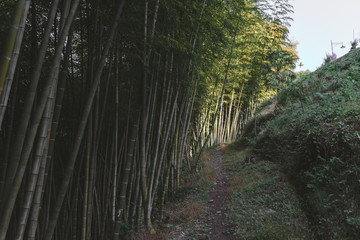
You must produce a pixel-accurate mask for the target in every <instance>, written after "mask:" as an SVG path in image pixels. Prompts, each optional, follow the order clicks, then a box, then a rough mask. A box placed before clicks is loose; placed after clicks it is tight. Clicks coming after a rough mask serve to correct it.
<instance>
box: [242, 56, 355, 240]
mask: <svg viewBox="0 0 360 240" xmlns="http://www.w3.org/2000/svg"><path fill="white" fill-rule="evenodd" d="M359 92H360V49H356V50H354V51H352V52H350V53H349V54H347V55H345V56H344V57H342V58H340V59H337V60H336V61H333V62H330V63H328V64H326V65H324V66H322V67H321V68H319V69H318V70H316V71H315V72H313V73H311V74H309V75H307V76H305V77H303V78H301V79H300V80H299V81H297V82H294V83H292V84H291V85H289V86H287V87H286V88H284V89H283V90H282V91H281V92H279V94H278V95H277V96H276V100H277V106H276V109H275V111H274V112H273V115H272V117H271V118H268V119H265V121H258V126H257V129H258V134H257V135H255V134H254V128H253V127H252V126H251V125H249V127H248V128H247V129H246V132H245V136H244V138H243V140H241V141H239V143H241V144H244V143H245V144H247V145H248V146H252V147H253V148H254V152H256V153H257V154H258V155H261V156H262V158H264V159H268V160H271V161H273V162H274V163H278V164H281V165H282V167H283V168H284V169H285V172H286V174H287V176H288V177H289V179H290V181H291V182H292V184H293V185H294V186H295V187H296V190H297V194H298V196H300V198H301V201H302V208H303V210H304V211H305V212H306V214H307V216H308V218H309V220H310V221H311V226H312V230H313V233H314V234H315V237H316V238H317V239H341V240H344V239H358V236H360V221H358V219H359V218H360V205H359V202H360V180H359V179H360V158H359V156H360V144H359V139H360V137H359V136H360V95H359ZM264 107H266V105H265V104H264V106H263V108H264ZM260 112H261V109H260Z"/></svg>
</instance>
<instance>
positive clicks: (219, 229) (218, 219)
mask: <svg viewBox="0 0 360 240" xmlns="http://www.w3.org/2000/svg"><path fill="white" fill-rule="evenodd" d="M223 147H224V146H219V147H217V148H216V149H215V150H214V162H213V164H214V169H215V173H216V179H215V182H214V188H212V189H210V190H209V191H208V194H209V196H210V198H209V199H210V200H209V201H208V204H207V208H206V210H207V218H206V219H205V224H206V225H207V226H208V231H209V232H208V236H209V237H210V239H211V240H226V239H230V240H231V239H234V237H233V236H232V235H230V233H229V232H230V231H229V230H230V227H231V226H230V224H229V222H228V221H227V218H226V215H227V212H226V211H227V210H226V205H227V203H226V202H227V200H228V195H229V194H228V180H229V178H228V175H227V173H226V171H225V169H224V168H223V158H222V154H221V149H222V148H223Z"/></svg>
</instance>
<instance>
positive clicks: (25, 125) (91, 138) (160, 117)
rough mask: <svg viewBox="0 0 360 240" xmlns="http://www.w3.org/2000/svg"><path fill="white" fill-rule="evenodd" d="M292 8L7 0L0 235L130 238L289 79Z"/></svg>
mask: <svg viewBox="0 0 360 240" xmlns="http://www.w3.org/2000/svg"><path fill="white" fill-rule="evenodd" d="M289 12H291V6H290V5H289V4H288V2H287V0H273V1H250V0H241V1H219V0H197V1H190V0H182V1H167V0H143V1H131V0H119V1H114V0H102V1H100V0H52V1H45V0H33V1H30V0H18V1H11V0H4V1H1V2H0V17H1V19H2V20H3V21H1V23H0V31H1V32H0V34H1V35H0V45H1V46H2V49H1V61H0V129H1V132H0V156H1V158H0V212H1V213H0V217H1V219H0V221H1V229H0V240H5V239H25V238H26V239H45V240H50V239H74V240H75V239H121V238H122V234H123V233H124V232H125V231H126V230H129V229H134V228H140V227H146V228H147V229H148V230H149V231H154V227H153V225H152V220H153V219H154V218H157V219H161V217H162V211H163V206H164V204H165V203H166V201H168V200H169V199H171V198H172V197H173V195H174V193H175V192H176V190H177V189H178V188H179V187H180V186H181V184H182V182H183V176H184V172H186V173H192V172H194V171H195V170H196V169H197V168H198V167H199V162H198V159H199V154H200V153H201V151H202V150H203V149H204V147H206V146H209V145H213V144H216V143H219V142H228V141H232V140H234V139H235V138H236V137H237V136H238V135H239V134H240V133H241V128H242V125H243V123H244V121H245V120H246V119H248V118H249V117H250V116H252V114H253V112H254V110H255V108H256V104H257V103H258V102H259V101H260V100H261V99H263V98H264V97H265V96H267V95H268V94H269V92H271V91H276V89H277V88H278V87H279V85H281V84H284V82H286V81H291V79H292V77H293V76H292V72H291V69H292V68H293V66H294V62H295V61H296V52H295V50H294V45H293V44H291V43H290V42H289V41H288V40H287V23H288V13H289Z"/></svg>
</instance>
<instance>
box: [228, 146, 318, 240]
mask: <svg viewBox="0 0 360 240" xmlns="http://www.w3.org/2000/svg"><path fill="white" fill-rule="evenodd" d="M224 166H225V168H226V169H227V171H228V172H230V173H231V177H230V178H231V181H230V183H229V194H230V202H229V204H228V208H229V209H228V212H229V218H230V221H231V222H233V223H234V226H233V228H232V232H233V235H235V236H236V239H249V240H251V239H268V240H276V239H279V240H280V239H281V240H282V239H312V237H311V233H310V232H308V230H307V229H308V224H307V219H306V216H305V215H304V214H303V213H302V211H301V209H300V204H299V201H298V200H297V198H296V194H295V193H294V189H292V187H291V186H290V185H289V183H288V181H287V179H286V177H285V176H284V175H283V174H281V172H280V170H279V167H278V166H277V164H275V163H272V162H269V161H262V160H259V159H257V158H256V157H253V156H252V155H251V151H250V150H249V149H245V150H243V151H240V152H239V151H238V150H233V151H231V150H229V151H227V152H226V154H224Z"/></svg>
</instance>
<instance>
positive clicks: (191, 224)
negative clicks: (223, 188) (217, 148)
mask: <svg viewBox="0 0 360 240" xmlns="http://www.w3.org/2000/svg"><path fill="white" fill-rule="evenodd" d="M212 161H213V152H212V150H211V149H209V150H207V151H205V152H204V153H203V154H202V156H201V160H200V166H199V171H198V172H197V173H187V174H184V175H183V178H182V184H181V187H180V188H179V189H178V191H177V192H176V193H175V195H174V196H172V197H171V199H170V201H169V202H168V203H167V204H166V206H165V208H164V216H163V219H161V220H159V221H158V222H155V223H154V224H155V229H156V232H155V233H153V234H150V233H148V232H147V231H146V230H144V231H138V232H135V233H133V234H132V238H131V239H134V240H135V239H146V240H147V239H150V240H151V239H156V240H171V239H176V237H178V236H182V237H183V238H185V239H194V240H198V239H207V236H206V235H204V234H203V232H204V229H205V228H206V226H203V225H201V224H199V219H200V218H202V217H204V216H205V215H206V205H207V202H208V200H209V195H208V194H207V190H208V189H209V188H211V187H213V182H214V179H215V177H216V176H215V170H214V168H213V164H212Z"/></svg>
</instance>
